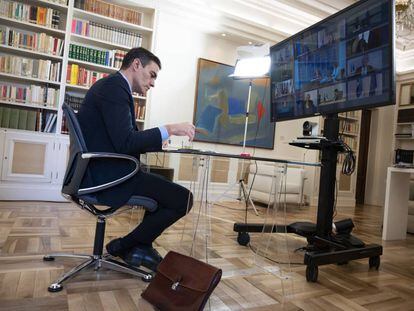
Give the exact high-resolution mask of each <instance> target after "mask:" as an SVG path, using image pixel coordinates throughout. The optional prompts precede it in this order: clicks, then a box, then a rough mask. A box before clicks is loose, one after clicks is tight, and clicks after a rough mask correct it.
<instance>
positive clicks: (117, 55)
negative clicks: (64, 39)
mask: <svg viewBox="0 0 414 311" xmlns="http://www.w3.org/2000/svg"><path fill="white" fill-rule="evenodd" d="M125 54H126V52H125V51H122V50H102V49H97V48H91V47H88V46H83V45H77V44H73V43H71V44H70V45H69V58H72V59H78V60H82V61H86V62H90V63H94V64H98V65H104V66H109V67H115V68H120V67H121V64H122V60H123V59H124V56H125Z"/></svg>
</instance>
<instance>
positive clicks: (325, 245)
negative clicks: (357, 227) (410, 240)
mask: <svg viewBox="0 0 414 311" xmlns="http://www.w3.org/2000/svg"><path fill="white" fill-rule="evenodd" d="M324 136H325V138H326V140H322V141H321V142H318V143H314V144H313V143H306V142H305V143H291V145H294V146H297V147H302V148H307V149H319V150H321V151H322V159H321V174H320V180H319V199H318V212H317V221H316V225H315V224H313V223H310V222H297V223H293V224H290V225H287V226H279V225H277V226H272V227H273V232H287V233H295V234H298V235H301V236H304V237H306V238H307V241H308V246H307V247H306V253H305V257H304V263H305V264H306V280H307V281H308V282H316V281H317V279H318V266H321V265H326V264H333V263H335V264H345V263H348V261H350V260H355V259H361V258H369V267H370V268H372V267H374V268H376V269H378V268H379V265H380V255H382V246H381V245H378V244H365V243H363V242H362V241H361V240H359V239H358V238H356V237H355V236H353V235H352V234H351V232H350V231H352V227H353V224H352V227H350V226H349V227H350V228H351V229H350V230H344V231H343V232H342V233H337V234H334V233H333V231H332V221H333V212H334V204H335V185H336V164H337V156H338V152H339V151H341V150H342V147H341V144H340V142H339V141H338V136H339V119H338V115H337V114H329V115H326V118H325V125H324ZM348 222H351V223H352V220H349V221H348ZM269 230H272V229H270V228H263V224H247V223H246V224H244V223H235V224H234V231H236V232H238V233H239V234H238V238H237V240H238V242H239V244H241V245H247V243H248V242H249V240H250V238H249V236H248V233H247V232H262V231H265V232H269Z"/></svg>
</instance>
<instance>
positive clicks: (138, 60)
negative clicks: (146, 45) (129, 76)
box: [136, 58, 144, 68]
mask: <svg viewBox="0 0 414 311" xmlns="http://www.w3.org/2000/svg"><path fill="white" fill-rule="evenodd" d="M136 61H137V64H138V68H140V67H144V66H142V63H141V60H140V59H139V58H136Z"/></svg>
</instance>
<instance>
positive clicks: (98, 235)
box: [43, 104, 157, 292]
mask: <svg viewBox="0 0 414 311" xmlns="http://www.w3.org/2000/svg"><path fill="white" fill-rule="evenodd" d="M63 111H64V113H65V115H66V119H67V123H68V127H69V137H70V155H69V162H68V166H67V168H66V173H65V178H64V182H63V186H62V195H63V196H64V197H65V198H67V199H68V200H70V201H72V202H74V203H76V204H77V205H78V206H79V207H80V208H81V209H83V210H86V211H88V212H89V213H91V214H92V215H94V216H96V217H97V222H96V231H95V241H94V246H93V254H92V255H78V254H60V253H56V254H55V253H52V254H48V255H46V256H44V257H43V260H45V261H53V260H54V259H55V258H56V257H69V258H79V259H86V260H85V261H83V262H82V263H81V264H79V265H78V266H76V267H74V268H73V269H72V270H70V271H68V272H66V273H65V274H63V275H62V276H61V277H60V278H59V279H57V280H56V281H55V282H53V283H52V284H51V285H50V286H49V288H48V290H49V291H50V292H58V291H61V290H62V289H63V286H62V283H63V282H65V281H66V280H68V279H69V278H71V277H73V276H75V275H76V274H77V273H79V272H80V271H82V270H84V269H85V268H88V267H92V266H93V267H94V268H95V270H98V269H99V268H101V267H102V266H104V267H106V268H109V269H113V270H117V271H121V272H125V273H129V274H133V275H136V276H140V277H141V278H142V279H143V280H144V281H150V280H151V279H152V278H153V275H152V273H149V272H146V271H144V270H141V269H138V268H136V267H133V266H130V265H128V264H126V263H123V262H121V261H117V260H115V259H113V258H112V256H111V255H109V254H103V244H104V236H105V224H106V219H107V218H109V217H111V216H113V215H116V214H120V213H122V212H125V211H128V210H131V209H133V208H136V207H138V206H143V207H144V208H145V209H146V210H148V211H151V212H153V211H155V210H156V209H157V202H156V201H154V200H152V199H150V198H147V197H142V196H133V197H131V198H130V199H129V201H128V202H127V203H126V206H128V207H126V208H125V207H124V208H122V209H119V208H113V207H107V208H106V209H97V208H96V207H95V205H102V204H101V203H100V202H99V201H98V199H97V197H96V193H97V192H98V191H100V190H104V189H108V188H111V187H114V186H116V185H118V184H120V183H122V182H124V181H126V180H127V179H129V178H131V177H132V176H134V175H135V174H136V173H137V172H138V169H139V162H138V160H137V159H135V158H134V157H132V156H128V155H124V154H116V153H105V152H92V153H89V152H88V150H87V148H86V144H85V141H84V138H83V135H82V131H81V128H80V126H79V123H78V120H77V118H76V114H75V112H74V111H73V109H72V108H71V107H70V106H68V105H67V104H64V105H63ZM96 158H100V159H102V158H117V159H125V161H132V162H134V163H135V169H134V170H133V171H132V172H131V173H129V174H128V175H126V176H124V177H122V178H120V179H117V180H114V181H111V182H108V183H105V184H102V185H98V186H94V187H90V188H83V189H81V188H79V187H80V184H81V181H82V179H83V177H84V175H85V174H86V172H87V169H88V164H89V161H90V160H92V161H93V159H96Z"/></svg>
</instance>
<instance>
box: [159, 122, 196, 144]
mask: <svg viewBox="0 0 414 311" xmlns="http://www.w3.org/2000/svg"><path fill="white" fill-rule="evenodd" d="M165 128H166V129H167V131H168V134H169V135H170V136H171V135H176V136H188V138H189V139H190V141H192V140H193V139H194V134H195V126H194V125H193V124H191V123H188V122H185V123H175V124H167V125H165Z"/></svg>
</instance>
